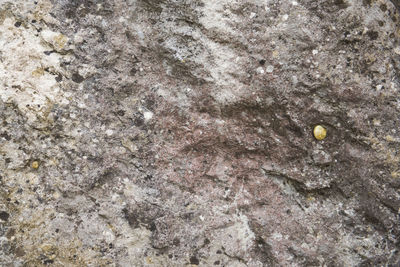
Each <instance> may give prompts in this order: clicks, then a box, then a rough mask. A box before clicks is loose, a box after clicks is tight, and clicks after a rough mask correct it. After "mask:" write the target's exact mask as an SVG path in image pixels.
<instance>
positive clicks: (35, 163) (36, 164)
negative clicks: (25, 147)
mask: <svg viewBox="0 0 400 267" xmlns="http://www.w3.org/2000/svg"><path fill="white" fill-rule="evenodd" d="M32 168H34V169H37V168H39V162H38V161H34V162H32Z"/></svg>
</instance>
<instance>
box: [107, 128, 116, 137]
mask: <svg viewBox="0 0 400 267" xmlns="http://www.w3.org/2000/svg"><path fill="white" fill-rule="evenodd" d="M113 133H114V131H113V130H111V129H108V130H107V131H106V135H108V136H111V135H113Z"/></svg>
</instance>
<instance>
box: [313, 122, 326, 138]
mask: <svg viewBox="0 0 400 267" xmlns="http://www.w3.org/2000/svg"><path fill="white" fill-rule="evenodd" d="M314 137H315V139H317V140H323V139H325V137H326V129H325V128H324V127H322V126H321V125H317V126H315V127H314Z"/></svg>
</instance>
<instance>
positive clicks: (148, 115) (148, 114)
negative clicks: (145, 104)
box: [143, 111, 153, 121]
mask: <svg viewBox="0 0 400 267" xmlns="http://www.w3.org/2000/svg"><path fill="white" fill-rule="evenodd" d="M143 116H144V120H145V121H149V120H151V119H152V118H153V112H151V111H146V112H144V113H143Z"/></svg>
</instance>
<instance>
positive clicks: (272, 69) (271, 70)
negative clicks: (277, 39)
mask: <svg viewBox="0 0 400 267" xmlns="http://www.w3.org/2000/svg"><path fill="white" fill-rule="evenodd" d="M273 71H274V66H272V65H269V66H268V67H267V72H268V73H271V72H273Z"/></svg>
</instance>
